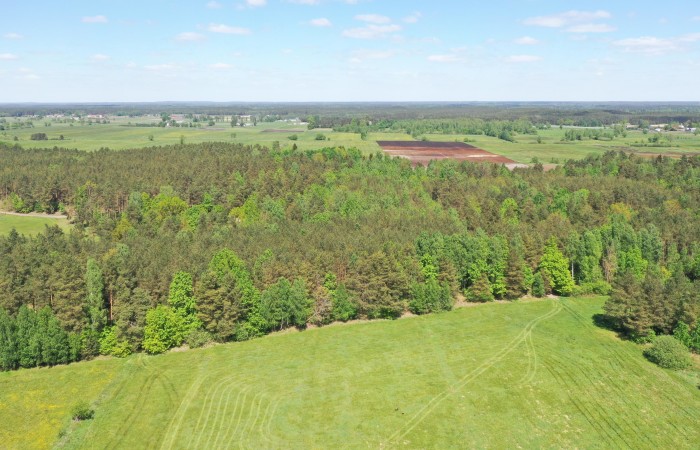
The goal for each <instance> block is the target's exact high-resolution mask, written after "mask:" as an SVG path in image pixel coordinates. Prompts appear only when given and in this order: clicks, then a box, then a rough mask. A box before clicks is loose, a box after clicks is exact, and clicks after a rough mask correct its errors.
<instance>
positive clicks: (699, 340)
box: [690, 319, 700, 353]
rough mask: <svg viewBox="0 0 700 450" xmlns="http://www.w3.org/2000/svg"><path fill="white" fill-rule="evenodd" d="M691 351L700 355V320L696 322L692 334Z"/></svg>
mask: <svg viewBox="0 0 700 450" xmlns="http://www.w3.org/2000/svg"><path fill="white" fill-rule="evenodd" d="M690 349H691V350H693V351H694V352H696V353H700V319H698V321H697V322H695V328H693V330H692V331H691V332H690Z"/></svg>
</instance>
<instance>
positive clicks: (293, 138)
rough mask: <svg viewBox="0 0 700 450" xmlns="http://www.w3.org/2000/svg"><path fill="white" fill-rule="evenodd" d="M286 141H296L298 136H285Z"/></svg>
mask: <svg viewBox="0 0 700 450" xmlns="http://www.w3.org/2000/svg"><path fill="white" fill-rule="evenodd" d="M287 139H289V140H290V141H296V140H297V139H299V136H297V135H296V134H293V135H291V136H287Z"/></svg>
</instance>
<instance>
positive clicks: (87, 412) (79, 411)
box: [70, 400, 95, 420]
mask: <svg viewBox="0 0 700 450" xmlns="http://www.w3.org/2000/svg"><path fill="white" fill-rule="evenodd" d="M70 415H71V418H72V419H73V420H90V419H92V418H93V417H94V416H95V410H94V409H92V407H91V406H90V404H89V403H88V402H86V401H84V400H83V401H80V402H78V403H76V404H75V405H74V406H73V407H72V408H71V410H70Z"/></svg>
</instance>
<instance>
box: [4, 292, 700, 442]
mask: <svg viewBox="0 0 700 450" xmlns="http://www.w3.org/2000/svg"><path fill="white" fill-rule="evenodd" d="M602 303H603V299H602V298H580V299H562V300H544V301H529V302H528V301H522V302H516V303H513V304H505V305H504V304H487V305H483V306H478V307H474V308H462V309H459V310H456V311H453V312H450V313H444V314H439V315H432V316H422V317H413V318H407V319H402V320H398V321H379V322H369V323H361V324H351V325H335V326H330V327H326V328H321V329H312V330H307V331H305V332H302V333H296V332H290V333H283V334H278V335H273V336H269V337H266V338H262V339H257V340H254V341H249V342H244V343H234V344H229V345H221V346H216V347H212V348H209V349H204V350H195V351H188V352H174V353H172V352H171V353H168V354H165V355H161V356H155V357H149V356H145V355H142V354H140V355H134V356H132V357H130V358H128V359H126V360H102V361H92V362H85V363H78V364H73V365H70V366H63V367H55V368H51V369H34V370H22V371H19V372H12V373H2V374H0V420H2V423H3V427H2V428H1V429H0V439H1V440H2V442H3V443H4V444H5V445H7V446H9V447H12V448H16V447H35V448H47V447H49V446H51V445H52V444H54V443H55V442H56V441H57V440H58V435H59V431H60V430H61V429H64V430H65V431H66V432H67V434H66V436H64V438H63V440H62V441H61V445H62V446H64V447H65V448H117V447H119V448H144V447H148V448H163V449H170V448H223V447H234V446H242V447H243V448H322V447H324V448H328V447H343V448H395V447H408V448H448V447H471V448H484V447H492V448H517V447H525V448H533V447H556V448H574V447H576V448H611V447H624V448H693V447H694V446H695V443H697V442H698V440H699V439H700V427H699V426H698V422H697V417H698V414H700V391H698V389H697V387H696V386H695V385H694V384H692V383H691V382H690V381H689V380H690V379H691V377H692V376H695V374H696V373H697V368H696V371H692V372H688V373H687V374H686V376H684V375H683V374H676V373H673V372H669V371H665V370H663V369H660V368H658V367H657V366H655V365H653V364H651V363H649V362H648V361H646V360H645V359H644V358H643V357H642V354H641V349H640V347H639V346H637V345H635V344H632V343H630V342H623V341H620V340H619V339H618V338H617V337H616V336H615V335H614V333H612V332H610V331H607V330H604V329H600V328H597V327H596V326H594V325H593V320H592V316H593V315H594V314H596V313H599V312H600V309H601V306H602ZM39 387H41V388H39ZM80 398H84V399H87V400H89V401H92V402H93V403H94V404H95V409H96V416H95V418H94V420H92V421H87V422H83V423H72V424H70V423H69V420H68V411H69V409H70V407H71V405H72V404H73V403H74V402H75V401H76V400H77V399H80Z"/></svg>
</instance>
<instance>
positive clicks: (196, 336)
mask: <svg viewBox="0 0 700 450" xmlns="http://www.w3.org/2000/svg"><path fill="white" fill-rule="evenodd" d="M213 340H214V339H213V338H212V335H211V334H210V333H208V332H206V331H204V330H193V331H191V332H190V334H188V335H187V337H186V338H185V342H186V343H187V345H189V347H190V348H200V347H204V346H205V345H207V344H208V343H210V342H211V341H213Z"/></svg>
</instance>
